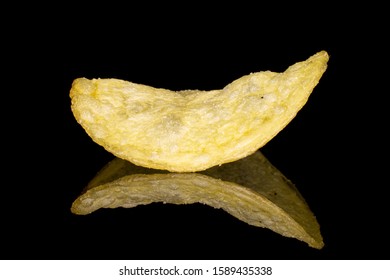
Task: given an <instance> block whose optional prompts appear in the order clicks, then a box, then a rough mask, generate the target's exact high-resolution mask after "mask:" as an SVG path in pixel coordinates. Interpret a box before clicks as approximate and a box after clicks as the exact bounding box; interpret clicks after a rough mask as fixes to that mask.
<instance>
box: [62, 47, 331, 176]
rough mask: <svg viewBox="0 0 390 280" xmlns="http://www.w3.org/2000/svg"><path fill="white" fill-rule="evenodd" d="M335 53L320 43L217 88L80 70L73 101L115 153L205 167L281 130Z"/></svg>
mask: <svg viewBox="0 0 390 280" xmlns="http://www.w3.org/2000/svg"><path fill="white" fill-rule="evenodd" d="M328 59H329V55H328V54H327V52H326V51H320V52H318V53H316V54H314V55H312V56H311V57H309V58H308V59H307V60H305V61H301V62H297V63H295V64H293V65H291V66H290V67H288V68H287V69H286V70H285V71H284V72H282V73H276V72H271V71H261V72H256V73H251V74H249V75H245V76H242V77H241V78H238V79H236V80H235V81H233V82H231V83H230V84H228V85H227V86H225V87H224V88H223V89H218V90H211V91H202V90H181V91H171V90H167V89H161V88H154V87H151V86H146V85H141V84H136V83H132V82H129V81H124V80H120V79H86V78H77V79H75V80H74V81H73V83H72V87H71V89H70V98H71V109H72V112H73V115H74V116H75V119H76V121H77V122H78V123H79V124H80V125H81V126H82V127H83V128H84V130H85V131H86V132H87V134H88V135H89V136H90V137H91V138H92V140H93V141H95V142H96V143H97V144H99V145H101V146H102V147H104V148H105V149H106V150H107V151H109V152H110V153H112V154H114V155H115V156H116V157H119V158H122V159H125V160H128V161H130V162H132V163H134V164H136V165H140V166H144V167H148V168H154V169H162V170H169V171H172V172H196V171H202V170H206V169H208V168H210V167H213V166H218V165H221V164H224V163H228V162H233V161H235V160H239V159H241V158H244V157H246V156H248V155H250V154H252V153H254V152H255V151H257V150H258V149H259V148H261V147H262V146H264V145H265V144H266V143H267V142H268V141H270V140H271V139H272V138H273V137H274V136H275V135H276V134H277V133H279V132H280V131H281V130H282V129H283V128H284V127H285V126H286V125H287V124H288V123H289V122H290V121H291V120H292V119H293V118H294V117H295V116H296V114H297V113H298V111H299V110H300V109H301V108H302V107H303V106H304V104H305V103H306V102H307V100H308V98H309V96H310V94H311V92H312V91H313V89H314V88H315V86H316V85H317V84H318V82H319V80H320V78H321V77H322V75H323V73H324V72H325V70H326V68H327V62H328Z"/></svg>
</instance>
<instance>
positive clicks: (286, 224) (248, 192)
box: [71, 152, 324, 249]
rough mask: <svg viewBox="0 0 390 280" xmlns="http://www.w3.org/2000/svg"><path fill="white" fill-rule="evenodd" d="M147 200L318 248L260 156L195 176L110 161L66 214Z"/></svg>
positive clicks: (303, 209)
mask: <svg viewBox="0 0 390 280" xmlns="http://www.w3.org/2000/svg"><path fill="white" fill-rule="evenodd" d="M155 172H159V173H155ZM153 202H164V203H173V204H189V203H197V202H199V203H203V204H207V205H209V206H212V207H214V208H222V209H223V210H225V211H226V212H228V213H230V214H231V215H233V216H234V217H236V218H238V219H239V220H241V221H243V222H246V223H248V224H250V225H254V226H258V227H265V228H269V229H271V230H273V231H274V232H277V233H279V234H281V235H283V236H286V237H293V238H296V239H298V240H301V241H304V242H306V243H307V244H308V245H309V246H310V247H313V248H317V249H321V248H322V247H323V246H324V243H323V240H322V236H321V233H320V227H319V224H318V222H317V220H316V218H315V216H314V215H313V213H312V212H311V210H310V209H309V207H308V205H307V203H306V202H305V200H304V199H303V197H302V196H301V195H300V194H299V192H298V190H297V189H296V188H295V187H294V185H293V184H292V183H291V182H290V181H289V180H288V179H286V178H285V176H283V174H282V173H281V172H280V171H278V170H277V169H276V168H275V167H274V166H273V165H272V164H271V163H270V162H269V161H268V160H267V159H266V158H265V157H264V156H263V155H262V154H261V153H260V152H256V153H254V154H252V155H250V156H248V157H246V158H244V159H241V160H239V161H236V162H232V163H227V164H224V165H222V166H219V167H213V168H210V169H208V170H206V171H204V172H199V173H166V172H164V171H159V170H153V169H147V168H143V167H139V166H136V165H134V164H131V163H130V162H128V161H125V160H122V159H119V158H116V159H114V160H113V161H111V162H110V163H109V164H107V165H106V166H105V167H104V168H103V169H102V170H101V171H100V172H99V173H98V174H97V176H96V177H95V178H94V179H93V180H92V181H91V182H90V183H89V184H88V186H87V187H86V189H85V190H84V192H83V194H82V195H80V196H79V197H78V198H77V199H76V200H75V201H74V202H73V204H72V207H71V211H72V212H73V213H74V214H79V215H86V214H89V213H91V212H93V211H96V210H98V209H100V208H116V207H125V208H130V207H135V206H137V205H145V204H150V203H153Z"/></svg>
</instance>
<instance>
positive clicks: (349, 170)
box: [0, 6, 389, 259]
mask: <svg viewBox="0 0 390 280" xmlns="http://www.w3.org/2000/svg"><path fill="white" fill-rule="evenodd" d="M149 8H150V9H152V7H149ZM231 8H232V9H230V10H229V12H222V11H220V10H212V9H210V8H209V7H207V8H202V9H201V10H199V11H197V12H193V7H179V8H178V10H171V11H170V12H171V13H169V14H167V13H166V12H163V11H162V10H159V8H158V7H155V6H153V9H152V10H153V12H152V13H150V11H149V10H148V9H145V10H144V9H142V10H138V9H136V8H135V7H133V8H131V9H129V8H126V9H127V10H126V11H127V12H124V13H123V12H121V11H120V10H121V8H120V7H116V8H112V9H109V10H105V8H104V7H101V9H100V10H99V12H96V13H91V14H89V15H88V16H89V17H88V18H85V16H86V15H85V13H82V12H80V13H78V14H77V15H76V14H75V10H77V9H76V8H74V9H73V10H72V9H70V10H69V11H67V12H64V13H65V17H63V16H62V17H59V18H57V13H54V12H53V13H51V14H50V16H49V17H48V18H47V19H46V20H42V19H41V20H42V21H39V20H38V18H36V19H34V20H32V21H31V22H34V23H38V24H34V25H31V26H30V25H29V24H27V23H26V25H25V26H24V27H23V30H17V31H16V32H14V33H12V34H11V35H12V36H11V37H12V38H13V39H15V40H14V41H13V42H17V43H16V44H15V46H14V44H9V51H8V50H7V51H6V52H4V58H7V60H8V61H11V63H10V66H9V67H8V68H7V74H8V75H9V76H10V78H9V79H8V78H7V85H8V86H9V87H10V88H9V90H10V92H11V93H12V94H11V95H12V97H15V100H13V101H11V102H7V103H6V105H5V108H4V109H7V107H8V106H10V108H8V110H10V111H9V112H11V113H7V114H6V116H5V118H4V128H5V129H7V132H8V133H7V134H4V137H3V138H4V140H3V141H4V142H3V143H5V145H4V154H5V155H7V161H6V163H5V167H4V165H3V176H4V180H5V181H4V184H3V195H4V196H3V199H2V200H3V203H2V208H3V210H2V212H1V215H2V222H1V224H2V226H1V228H2V229H1V230H2V235H3V237H2V240H3V242H4V243H5V245H6V246H3V247H2V249H1V251H0V258H1V259H167V258H169V259H383V258H385V259H388V257H389V253H388V250H389V242H388V240H387V239H388V238H387V236H386V235H387V233H386V231H387V230H386V228H385V225H386V223H388V222H387V220H386V216H387V214H386V213H387V212H388V210H387V209H386V203H384V202H381V199H382V198H383V197H384V196H385V193H386V191H385V190H386V188H387V187H388V183H386V181H385V180H382V179H381V178H382V176H384V175H386V173H385V172H384V170H385V168H386V165H383V163H381V161H378V158H379V159H380V158H385V156H386V150H384V149H382V148H380V149H377V148H378V147H379V146H380V144H381V143H380V142H382V141H383V142H385V141H384V139H385V138H384V136H382V135H381V133H382V131H385V129H384V128H385V126H384V125H381V124H379V121H380V120H382V119H383V116H384V115H385V113H386V111H384V110H382V109H379V108H380V107H381V105H383V103H384V96H383V95H384V92H383V90H381V89H380V81H381V80H382V79H383V78H382V76H383V74H381V73H382V71H380V69H381V68H380V67H381V65H382V64H384V65H385V62H384V60H383V59H384V57H385V55H384V49H385V48H384V45H383V42H382V37H383V34H382V33H381V32H380V28H381V27H382V26H383V25H382V23H381V18H380V17H375V16H374V18H375V21H371V22H370V25H367V21H366V20H365V17H363V16H362V15H366V16H367V13H368V14H369V13H370V12H369V11H367V12H366V13H364V14H361V13H362V12H363V10H364V9H362V10H360V11H359V12H358V11H355V12H352V11H340V9H339V8H338V7H332V8H331V9H329V11H327V12H326V13H324V15H320V14H317V13H316V11H317V10H316V9H313V11H311V12H309V13H307V12H304V13H302V14H299V15H297V14H295V13H292V12H291V13H288V12H287V14H289V16H290V17H288V20H287V18H286V17H285V16H284V15H280V14H278V13H276V10H275V11H274V10H265V9H264V10H262V9H259V8H257V9H254V8H253V7H251V6H245V7H241V8H243V9H242V10H240V9H239V10H236V8H237V9H238V7H231ZM275 9H276V8H275ZM56 11H57V12H58V10H56ZM286 11H288V9H286ZM243 12H246V13H247V15H244V14H243ZM269 13H271V14H272V15H274V16H273V17H272V16H271V18H266V17H265V15H267V14H269ZM237 14H240V16H239V17H238V16H237ZM346 14H348V15H350V16H351V15H352V17H350V18H346V17H345V15H346ZM116 15H117V16H116ZM298 18H299V19H300V21H299V22H298V21H297V19H298ZM76 20H77V21H76ZM51 25H53V26H52V28H51ZM321 50H326V51H327V52H328V53H329V55H330V60H329V64H328V69H327V71H326V72H325V74H324V75H323V77H322V78H321V80H320V83H319V84H318V85H317V87H316V88H315V89H314V91H313V93H312V95H311V97H310V98H309V101H308V103H307V104H306V105H305V106H304V107H303V109H302V110H301V111H300V112H299V113H298V115H297V116H296V118H294V119H293V121H292V122H291V123H290V124H289V125H288V126H287V127H286V128H285V129H284V130H283V131H281V132H280V133H279V134H278V135H277V136H276V137H275V138H274V139H272V140H271V141H270V142H269V143H267V145H266V146H264V147H263V148H262V149H261V150H262V151H263V153H264V154H265V155H266V157H267V158H268V159H269V160H270V161H271V163H273V164H274V165H275V166H276V167H277V168H278V169H279V170H280V171H281V172H282V173H283V174H284V175H286V177H287V178H289V179H290V180H291V181H293V182H294V184H295V185H296V186H297V188H298V189H299V191H300V192H301V194H302V195H303V197H304V198H305V199H306V201H307V203H308V204H309V206H310V208H311V209H312V211H313V213H314V214H315V215H316V217H317V220H318V222H319V224H320V226H321V232H322V235H323V238H324V242H325V247H324V248H323V249H322V250H317V249H313V248H310V247H308V246H307V245H306V244H305V243H303V242H300V241H298V240H295V239H291V238H286V237H283V236H280V235H278V234H276V233H274V232H272V231H270V230H268V229H263V228H257V227H254V226H250V225H247V224H245V223H243V222H241V221H239V220H237V219H236V218H234V217H232V216H230V215H229V214H227V213H226V212H224V211H222V210H217V209H213V208H211V207H209V206H205V205H201V204H193V205H170V204H160V203H155V204H151V205H146V206H138V207H136V208H132V209H123V208H119V209H100V210H98V211H96V212H94V213H92V214H89V215H86V216H76V215H74V214H72V213H71V212H70V206H71V204H72V202H73V201H74V200H75V199H76V198H77V196H78V195H79V194H80V193H81V191H82V189H83V188H84V186H85V185H86V184H87V183H88V182H89V180H90V179H92V178H93V176H94V175H95V174H96V172H97V171H98V170H99V169H100V168H101V167H102V166H103V165H104V164H106V163H107V162H108V161H109V160H111V159H112V158H113V156H112V155H111V154H110V153H108V152H107V151H106V150H104V149H103V148H102V147H101V146H99V145H97V144H96V143H94V142H93V141H92V140H91V139H90V138H89V136H88V135H87V134H86V133H85V131H84V130H83V129H82V128H81V126H80V125H78V124H77V122H76V120H75V119H74V117H73V115H72V112H71V110H70V98H69V89H70V87H71V83H72V81H73V80H74V79H75V78H78V77H87V78H120V79H124V80H129V81H132V82H136V83H141V84H147V85H151V86H154V87H161V88H168V89H172V90H180V89H202V90H211V89H219V88H222V87H224V86H225V85H226V84H228V83H230V82H231V81H233V80H234V79H236V78H239V77H241V76H243V75H246V74H249V73H251V72H257V71H263V70H271V71H274V72H281V71H284V70H285V69H286V68H287V67H288V66H290V65H292V64H294V63H295V62H298V61H302V60H305V59H307V58H308V57H309V56H311V55H313V54H315V53H316V52H318V51H321ZM371 81H372V82H371ZM373 81H375V82H373ZM374 96H375V97H376V98H373V97H374ZM382 99H383V101H382ZM18 104H21V105H18ZM4 168H5V169H4Z"/></svg>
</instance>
